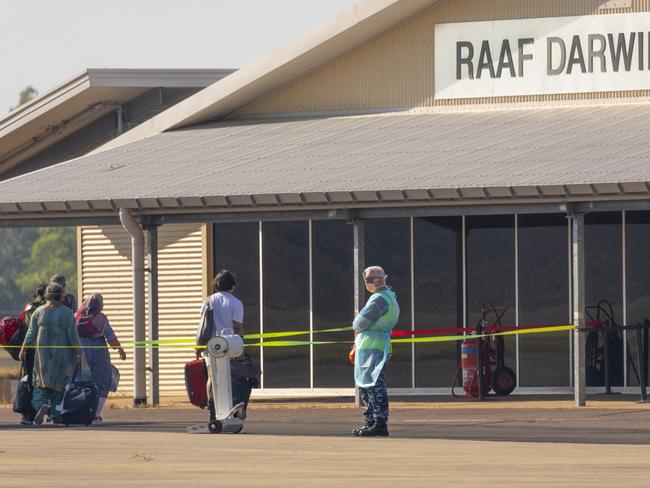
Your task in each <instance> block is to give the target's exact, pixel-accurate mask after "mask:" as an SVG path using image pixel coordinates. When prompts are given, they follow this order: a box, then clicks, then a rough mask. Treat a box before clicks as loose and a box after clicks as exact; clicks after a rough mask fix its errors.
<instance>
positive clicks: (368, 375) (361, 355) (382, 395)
mask: <svg viewBox="0 0 650 488" xmlns="http://www.w3.org/2000/svg"><path fill="white" fill-rule="evenodd" d="M386 278H387V275H386V273H385V272H384V270H383V269H382V268H380V267H379V266H371V267H369V268H367V269H366V270H365V271H364V272H363V280H364V282H365V285H366V289H367V290H368V291H369V292H370V293H371V294H372V295H371V296H370V298H369V299H368V302H367V303H366V306H365V307H363V310H361V311H360V312H359V314H358V315H357V317H356V318H355V319H354V323H353V324H352V328H353V329H354V332H355V338H354V348H355V354H354V380H355V383H356V384H357V386H358V387H359V392H360V394H361V400H362V401H363V404H364V405H365V407H366V408H365V410H364V412H363V418H364V420H365V425H364V426H363V427H360V428H358V429H354V430H353V431H352V433H353V434H354V435H355V436H359V437H377V436H387V435H388V425H387V423H388V391H387V390H386V377H385V375H386V365H387V363H388V358H389V357H390V354H391V352H392V351H391V345H390V334H391V331H392V330H393V327H395V325H396V324H397V321H398V320H399V312H400V310H399V305H398V304H397V296H396V295H395V292H393V291H392V290H391V289H390V287H388V286H387V285H386Z"/></svg>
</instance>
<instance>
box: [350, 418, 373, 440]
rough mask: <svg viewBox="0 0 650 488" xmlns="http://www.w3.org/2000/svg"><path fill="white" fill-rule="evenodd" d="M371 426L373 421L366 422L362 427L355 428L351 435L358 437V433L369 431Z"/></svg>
mask: <svg viewBox="0 0 650 488" xmlns="http://www.w3.org/2000/svg"><path fill="white" fill-rule="evenodd" d="M373 425H375V421H374V420H366V425H364V426H363V427H357V428H356V429H354V430H353V431H352V435H357V436H358V435H359V432H361V431H362V430H368V429H370V428H371V427H372V426H373Z"/></svg>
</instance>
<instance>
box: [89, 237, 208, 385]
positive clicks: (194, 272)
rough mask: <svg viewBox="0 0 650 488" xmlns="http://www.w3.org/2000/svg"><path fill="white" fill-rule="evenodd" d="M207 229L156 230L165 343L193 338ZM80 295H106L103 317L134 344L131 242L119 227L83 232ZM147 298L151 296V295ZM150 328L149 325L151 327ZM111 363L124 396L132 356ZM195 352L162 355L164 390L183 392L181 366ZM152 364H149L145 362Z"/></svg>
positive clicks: (130, 378) (163, 352)
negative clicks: (114, 367)
mask: <svg viewBox="0 0 650 488" xmlns="http://www.w3.org/2000/svg"><path fill="white" fill-rule="evenodd" d="M204 239H205V230H204V229H203V226H201V225H163V226H162V227H160V228H159V230H158V271H159V274H158V282H159V292H158V297H159V302H158V303H159V330H160V338H161V339H170V338H177V337H186V336H194V334H195V333H196V327H197V324H198V321H199V310H200V307H201V302H202V300H203V297H204V293H205V285H204V284H205V283H206V282H207V280H206V276H205V272H206V271H205V270H206V268H205V266H204V252H203V250H204ZM79 254H80V257H79V265H80V269H79V273H80V277H81V278H80V280H79V282H80V286H79V289H80V293H81V294H82V296H86V295H88V294H89V293H92V292H99V293H102V294H103V295H104V304H105V305H104V312H105V313H106V315H107V316H108V319H109V320H110V322H111V324H112V326H113V328H114V329H115V332H116V333H117V336H118V337H119V339H120V340H121V341H123V342H129V341H132V340H133V319H132V317H133V309H132V305H133V299H132V273H131V239H130V237H129V235H128V234H127V233H126V231H124V229H122V227H120V226H106V227H82V228H81V230H80V253H79ZM147 298H148V296H147ZM147 327H148V324H147ZM127 354H128V359H127V361H125V362H122V361H120V360H119V358H118V357H117V355H116V354H114V353H112V360H113V362H114V364H115V365H116V366H118V367H119V369H120V372H121V380H120V393H123V394H125V395H130V394H131V392H132V388H133V362H132V360H133V352H132V350H127ZM192 356H193V354H192V351H191V350H168V349H162V350H161V351H160V391H161V394H173V393H179V392H181V391H184V389H185V386H184V379H183V365H184V363H185V362H186V361H188V360H189V359H191V358H192ZM147 364H148V361H147Z"/></svg>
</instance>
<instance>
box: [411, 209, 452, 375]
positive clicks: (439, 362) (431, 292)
mask: <svg viewBox="0 0 650 488" xmlns="http://www.w3.org/2000/svg"><path fill="white" fill-rule="evenodd" d="M462 238H463V237H462V219H461V218H460V217H435V218H434V217H432V218H416V219H414V222H413V253H414V256H413V259H414V271H415V289H414V290H413V293H414V296H415V310H414V313H415V328H416V329H419V330H422V329H448V328H457V327H462V326H463V301H462V300H463V291H462V286H463V281H462V273H463V263H462V259H463V257H462V256H463V254H462V253H463V249H462ZM458 347H459V345H458V344H457V343H454V342H441V343H431V344H426V343H425V344H415V386H416V387H418V388H423V387H424V388H426V387H448V386H451V384H452V382H453V378H454V375H455V372H456V368H457V362H458V359H457V349H458Z"/></svg>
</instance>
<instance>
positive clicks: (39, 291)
mask: <svg viewBox="0 0 650 488" xmlns="http://www.w3.org/2000/svg"><path fill="white" fill-rule="evenodd" d="M46 288H47V285H46V284H45V283H41V284H40V285H38V286H37V287H36V288H34V294H33V295H32V300H36V299H37V298H44V297H45V289H46Z"/></svg>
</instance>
